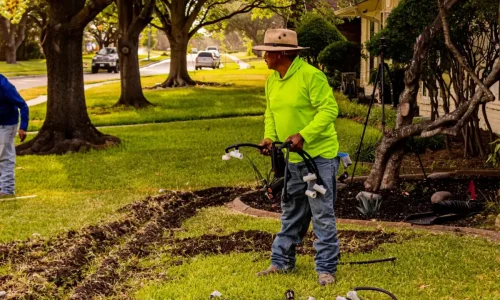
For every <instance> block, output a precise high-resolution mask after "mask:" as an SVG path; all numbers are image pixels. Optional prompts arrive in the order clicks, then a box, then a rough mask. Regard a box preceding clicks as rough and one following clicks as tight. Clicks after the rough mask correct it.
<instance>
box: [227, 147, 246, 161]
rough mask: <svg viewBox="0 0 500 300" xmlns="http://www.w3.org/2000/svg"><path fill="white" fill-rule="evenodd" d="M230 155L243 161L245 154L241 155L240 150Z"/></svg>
mask: <svg viewBox="0 0 500 300" xmlns="http://www.w3.org/2000/svg"><path fill="white" fill-rule="evenodd" d="M229 155H231V156H232V157H234V158H238V159H243V153H240V151H239V150H238V149H236V150H233V151H231V152H229Z"/></svg>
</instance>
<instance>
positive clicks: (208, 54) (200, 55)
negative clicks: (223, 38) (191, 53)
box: [198, 52, 212, 58]
mask: <svg viewBox="0 0 500 300" xmlns="http://www.w3.org/2000/svg"><path fill="white" fill-rule="evenodd" d="M198 57H210V58H212V53H211V52H200V53H199V54H198Z"/></svg>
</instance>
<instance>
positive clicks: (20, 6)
mask: <svg viewBox="0 0 500 300" xmlns="http://www.w3.org/2000/svg"><path fill="white" fill-rule="evenodd" d="M35 4H36V3H34V2H33V1H29V0H10V1H0V31H1V32H2V38H3V40H4V43H5V45H4V51H5V58H6V62H7V63H8V64H16V63H17V58H16V51H17V48H19V46H20V45H21V43H22V42H23V41H24V38H25V37H26V23H27V21H28V14H29V12H30V10H31V7H33V6H34V5H35Z"/></svg>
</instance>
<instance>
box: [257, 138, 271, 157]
mask: <svg viewBox="0 0 500 300" xmlns="http://www.w3.org/2000/svg"><path fill="white" fill-rule="evenodd" d="M272 145H273V141H271V139H263V140H262V142H260V144H259V146H263V147H264V149H262V150H260V154H263V155H265V156H269V150H271V146H272Z"/></svg>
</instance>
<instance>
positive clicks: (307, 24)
mask: <svg viewBox="0 0 500 300" xmlns="http://www.w3.org/2000/svg"><path fill="white" fill-rule="evenodd" d="M297 38H298V40H299V45H300V46H303V47H309V49H308V50H305V51H302V52H301V56H303V57H305V58H306V59H307V61H308V62H309V63H310V64H312V65H314V66H316V67H317V66H318V65H319V64H318V56H319V53H320V52H321V51H323V49H325V48H326V46H328V45H330V44H331V43H333V42H337V41H345V40H346V38H345V37H344V36H343V35H342V33H340V31H339V30H338V29H337V27H335V26H334V25H332V24H331V23H328V21H326V20H325V19H324V18H323V17H322V16H321V15H318V14H315V13H307V14H306V15H304V17H303V18H302V20H301V22H300V24H299V26H298V28H297Z"/></svg>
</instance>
